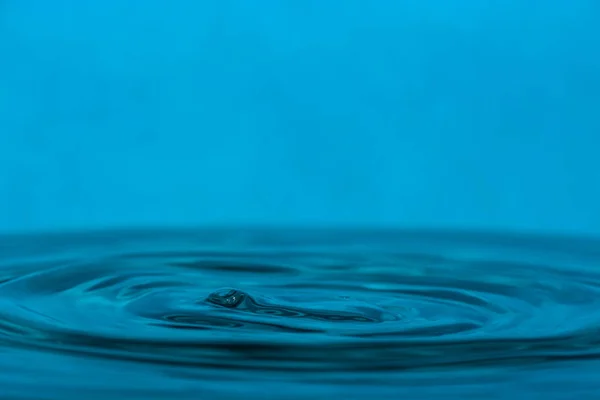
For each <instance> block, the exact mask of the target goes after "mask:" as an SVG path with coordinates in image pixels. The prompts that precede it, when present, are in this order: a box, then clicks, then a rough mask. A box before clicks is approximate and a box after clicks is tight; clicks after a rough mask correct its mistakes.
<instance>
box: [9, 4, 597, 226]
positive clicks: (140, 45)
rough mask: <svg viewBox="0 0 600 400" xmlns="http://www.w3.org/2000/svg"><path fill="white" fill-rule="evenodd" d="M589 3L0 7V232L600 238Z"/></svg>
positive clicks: (593, 22)
mask: <svg viewBox="0 0 600 400" xmlns="http://www.w3.org/2000/svg"><path fill="white" fill-rule="evenodd" d="M599 20H600V2H598V1H595V0H589V1H585V0H569V1H567V0H564V1H552V0H546V1H522V0H514V1H492V0H487V1H486V0H464V1H442V0H439V1H435V0H428V1H423V0H419V1H417V0H413V1H408V0H407V1H399V0H393V1H391V0H390V1H383V0H380V1H366V0H362V1H353V0H344V1H342V0H337V1H328V0H325V1H324V0H318V1H317V0H302V1H269V0H261V1H256V0H247V1H242V0H240V1H233V0H231V1H226V0H214V1H192V0H190V1H182V0H180V1H162V0H161V1H158V0H129V1H121V0H103V1H97V0H53V1H48V0H0V230H1V231H5V232H17V231H37V230H62V229H69V230H70V229H88V228H105V227H123V226H156V225H170V226H180V225H183V226H198V225H220V224H226V225H294V226H298V225H318V226H331V225H333V226H345V225H353V226H356V225H358V226H361V225H368V226H380V225H383V226H399V227H431V228H478V229H481V228H484V229H501V230H513V231H514V230H527V231H536V232H564V233H575V234H591V235H598V234H600V206H599V204H600V157H599V153H600V145H599V144H600V52H599V51H598V49H600V40H599V39H600V25H598V21H599Z"/></svg>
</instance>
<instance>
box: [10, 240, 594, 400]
mask: <svg viewBox="0 0 600 400" xmlns="http://www.w3.org/2000/svg"><path fill="white" fill-rule="evenodd" d="M319 235H321V236H319ZM340 236H343V237H344V240H342V239H341V238H340ZM215 237H216V238H217V239H218V240H217V239H215ZM294 238H296V240H292V239H294ZM332 238H333V239H332ZM4 239H5V240H3V242H2V243H3V245H4V247H3V254H4V256H3V257H2V258H0V262H1V268H0V274H1V275H0V353H8V354H11V358H6V357H5V359H4V361H3V362H2V363H1V365H0V366H1V367H4V368H16V369H15V371H16V370H18V368H23V365H20V364H18V362H17V361H14V360H18V359H20V358H19V357H25V355H28V357H33V356H32V354H33V355H37V357H38V359H39V360H44V359H45V357H49V356H50V355H53V357H65V359H64V360H62V361H60V362H63V363H64V362H67V363H69V362H71V363H75V361H73V360H74V359H77V360H79V361H77V363H83V364H82V365H83V366H82V367H81V370H80V371H78V373H77V374H79V375H80V377H81V375H82V374H83V375H84V376H85V371H91V369H90V368H92V367H91V366H90V365H89V363H90V362H93V363H94V368H96V369H95V370H94V371H95V372H94V374H100V375H102V374H108V370H109V369H110V370H114V369H115V368H117V369H118V368H126V369H127V371H129V372H128V373H132V372H131V371H133V370H136V368H138V369H139V368H142V366H143V368H152V366H154V368H155V370H154V372H155V373H156V371H160V374H159V375H158V376H157V377H156V379H157V381H156V382H155V383H154V384H155V385H158V384H159V382H162V384H164V385H167V386H168V385H169V384H174V383H173V382H174V381H172V380H173V379H174V378H173V377H177V382H178V384H182V382H186V384H187V385H191V386H192V387H195V386H194V385H196V386H198V385H199V386H198V387H203V388H205V389H206V388H207V387H208V386H207V385H208V384H207V383H206V381H204V380H201V381H198V380H195V379H192V380H190V379H188V378H185V377H189V376H197V374H204V375H202V376H208V375H210V376H211V379H213V380H214V381H215V382H216V381H219V380H221V381H223V380H225V381H244V380H251V381H253V382H254V383H256V382H257V379H258V378H257V375H253V374H254V373H258V372H260V373H261V374H262V375H260V377H261V378H260V379H263V380H264V379H267V378H265V376H268V377H269V378H268V379H279V381H280V382H288V384H291V382H296V384H300V383H302V382H303V384H309V383H312V384H315V383H320V384H321V385H325V382H327V384H328V385H332V384H334V383H333V382H337V383H336V384H339V383H340V382H342V383H344V384H345V385H347V384H349V383H352V382H355V383H356V382H362V381H365V382H366V381H369V382H371V385H372V384H373V379H375V375H373V374H374V373H377V375H376V377H377V378H376V379H375V380H377V379H378V380H379V381H378V382H379V383H378V385H379V386H377V387H378V388H379V389H381V390H383V388H384V387H388V386H389V385H392V386H393V383H392V382H399V381H398V379H400V376H401V375H395V376H394V378H391V375H390V374H392V375H393V374H400V373H402V374H406V373H408V372H411V373H417V372H418V371H428V370H432V371H433V370H435V371H436V373H437V374H438V375H437V376H438V378H436V379H439V376H440V375H439V374H441V373H443V371H446V373H456V371H459V370H465V369H469V368H478V370H479V371H481V370H483V369H486V368H488V369H489V368H491V367H494V368H500V367H502V368H505V369H506V368H523V366H524V365H539V364H550V363H556V362H558V361H563V362H567V361H568V362H576V361H584V360H587V361H590V360H596V359H599V358H600V347H599V346H598V345H599V341H600V339H599V337H600V336H599V335H598V331H599V328H600V275H599V273H598V270H597V265H598V261H600V253H599V252H598V251H597V249H598V248H600V247H597V243H596V242H593V241H575V240H567V239H561V240H558V239H553V238H521V239H519V240H517V239H515V238H513V239H512V240H511V239H510V238H507V237H494V236H477V237H465V236H464V235H463V236H461V235H458V234H456V235H450V234H446V235H441V234H429V235H425V234H415V233H412V234H411V233H380V234H379V236H377V235H375V234H373V233H371V234H368V235H367V234H365V233H355V234H354V235H348V234H347V233H346V234H344V235H342V234H338V235H334V234H330V235H329V236H322V234H313V235H307V234H306V233H302V234H293V233H285V234H283V233H281V232H279V233H278V234H276V235H273V236H272V240H269V237H268V235H266V233H264V232H263V233H261V234H256V235H251V234H249V233H244V234H240V233H237V234H234V233H231V232H230V233H229V235H226V234H224V233H220V234H217V235H209V234H207V233H189V232H188V233H181V232H180V233H171V234H170V235H167V234H165V233H164V232H163V233H155V234H154V235H150V234H149V233H143V234H142V233H137V234H134V233H123V232H121V233H112V234H108V233H104V234H102V235H101V234H95V236H94V235H91V234H90V235H87V236H86V235H79V236H78V237H73V236H68V235H63V236H48V237H41V238H40V237H10V238H8V237H6V238H4ZM72 357H75V358H72ZM21 359H22V358H21ZM34 359H35V358H34ZM10 360H13V361H10ZM68 360H71V361H68ZM83 360H85V362H84V361H83ZM93 360H95V361H93ZM103 362H108V363H110V364H109V365H110V366H109V367H106V368H107V369H102V368H100V372H98V370H97V369H98V367H97V365H101V364H99V363H103ZM132 363H133V364H132ZM102 365H104V364H102ZM39 368H41V367H40V366H36V367H35V368H34V367H33V366H32V367H31V371H30V372H31V374H34V373H37V374H39V373H42V372H43V373H49V372H48V370H45V371H46V372H44V370H43V369H42V372H40V371H39ZM48 368H50V367H48ZM165 368H167V369H165ZM219 371H221V372H219ZM452 371H453V372H452ZM480 373H481V372H480ZM71 374H73V372H71ZM77 374H76V375H77ZM264 374H267V375H264ZM340 374H343V375H340ZM21 377H23V376H21ZM169 377H171V378H169ZM386 377H387V378H386ZM385 379H388V380H387V381H385ZM432 379H433V378H432ZM384 381H385V382H384ZM15 382H19V381H18V380H17V381H14V380H13V381H11V382H4V381H3V380H0V384H2V385H4V384H5V383H6V385H8V386H6V387H7V388H8V387H14V385H16V383H15ZM69 384H70V383H68V382H67V383H65V382H63V386H64V385H67V386H68V385H69ZM11 385H12V386H11ZM120 385H121V386H119V387H120V389H119V390H122V389H123V388H124V387H127V384H126V383H123V382H121V383H120ZM58 386H60V385H58ZM117 386H118V385H117ZM24 387H25V386H24ZM107 387H110V385H107V386H105V387H104V388H105V389H106V388H107ZM320 387H321V388H324V387H325V386H320ZM327 387H329V388H330V389H331V386H327ZM370 387H371V390H373V387H374V386H370ZM63 389H64V388H63ZM221 389H222V390H221ZM221 389H219V390H217V392H218V393H225V392H226V391H225V389H223V388H221ZM7 390H8V389H7ZM136 393H137V392H136ZM154 393H162V392H160V390H158V389H157V391H155V392H154ZM313 393H314V392H313ZM382 393H383V392H382ZM180 395H181V393H180ZM132 396H133V395H132ZM180 397H181V396H180ZM183 397H185V396H183ZM140 398H141V397H140Z"/></svg>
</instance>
